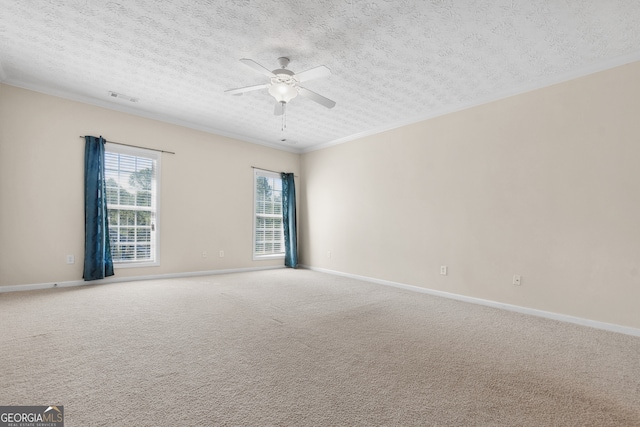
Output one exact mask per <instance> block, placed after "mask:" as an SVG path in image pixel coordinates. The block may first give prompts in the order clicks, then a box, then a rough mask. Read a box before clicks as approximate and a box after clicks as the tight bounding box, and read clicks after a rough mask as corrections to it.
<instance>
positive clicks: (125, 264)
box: [113, 261, 160, 269]
mask: <svg viewBox="0 0 640 427" xmlns="http://www.w3.org/2000/svg"><path fill="white" fill-rule="evenodd" d="M142 267H160V263H159V262H157V261H154V262H121V263H115V262H114V263H113V268H116V269H120V268H142Z"/></svg>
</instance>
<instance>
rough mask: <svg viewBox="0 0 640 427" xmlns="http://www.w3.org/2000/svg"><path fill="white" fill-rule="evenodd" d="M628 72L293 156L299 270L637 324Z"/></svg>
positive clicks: (638, 237)
mask: <svg viewBox="0 0 640 427" xmlns="http://www.w3.org/2000/svg"><path fill="white" fill-rule="evenodd" d="M638 75H640V63H634V64H631V65H627V66H623V67H619V68H616V69H612V70H608V71H606V72H602V73H598V74H594V75H590V76H587V77H583V78H580V79H576V80H573V81H569V82H566V83H562V84H559V85H555V86H552V87H548V88H545V89H541V90H537V91H533V92H529V93H525V94H522V95H518V96H514V97H511V98H508V99H504V100H501V101H497V102H493V103H490V104H486V105H483V106H479V107H476V108H472V109H468V110H465V111H461V112H457V113H454V114H449V115H446V116H442V117H439V118H435V119H432V120H427V121H424V122H421V123H417V124H413V125H410V126H406V127H403V128H399V129H395V130H391V131H388V132H385V133H382V134H378V135H374V136H370V137H366V138H362V139H359V140H356V141H352V142H348V143H345V144H342V145H338V146H334V147H331V148H326V149H323V150H318V151H314V152H310V153H307V154H304V155H303V156H302V171H303V175H302V180H301V181H302V188H301V191H300V193H301V201H300V203H301V226H300V243H301V244H300V251H301V262H302V263H303V264H306V265H309V266H313V267H318V268H324V269H329V270H334V271H339V272H343V273H349V274H355V275H362V276H367V277H372V278H376V279H383V280H389V281H394V282H400V283H404V284H410V285H416V286H420V287H425V288H430V289H434V290H441V291H446V292H452V293H456V294H462V295H466V296H471V297H476V298H483V299H488V300H493V301H497V302H503V303H508V304H514V305H518V306H524V307H528V308H534V309H539V310H545V311H550V312H554V313H561V314H566V315H572V316H577V317H581V318H586V319H591V320H596V321H601V322H609V323H614V324H619V325H624V326H630V327H635V328H638V327H640V308H639V307H640V305H639V304H640V275H639V269H640V119H639V118H640V115H639V114H640V79H638ZM329 251H331V258H329V257H328V256H327V253H328V252H329ZM440 265H447V266H448V268H449V275H448V276H441V275H439V267H440ZM514 274H519V275H522V286H519V287H518V286H514V285H512V284H511V282H512V277H513V275H514Z"/></svg>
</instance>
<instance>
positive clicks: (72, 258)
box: [67, 255, 76, 264]
mask: <svg viewBox="0 0 640 427" xmlns="http://www.w3.org/2000/svg"><path fill="white" fill-rule="evenodd" d="M75 263H76V257H75V256H74V255H67V264H75Z"/></svg>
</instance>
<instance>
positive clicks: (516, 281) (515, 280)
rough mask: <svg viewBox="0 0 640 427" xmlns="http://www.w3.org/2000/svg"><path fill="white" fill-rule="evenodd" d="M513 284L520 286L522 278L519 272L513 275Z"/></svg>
mask: <svg viewBox="0 0 640 427" xmlns="http://www.w3.org/2000/svg"><path fill="white" fill-rule="evenodd" d="M513 284H514V285H516V286H520V285H521V284H522V278H521V277H520V275H519V274H514V275H513Z"/></svg>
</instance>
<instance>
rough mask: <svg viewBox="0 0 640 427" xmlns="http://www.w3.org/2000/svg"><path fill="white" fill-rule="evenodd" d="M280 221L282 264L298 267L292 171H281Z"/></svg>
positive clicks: (294, 188) (294, 189)
mask: <svg viewBox="0 0 640 427" xmlns="http://www.w3.org/2000/svg"><path fill="white" fill-rule="evenodd" d="M280 177H281V178H282V222H283V223H284V265H285V266H286V267H291V268H297V267H298V239H297V230H296V185H295V183H294V181H293V174H292V173H284V172H283V173H281V174H280Z"/></svg>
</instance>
